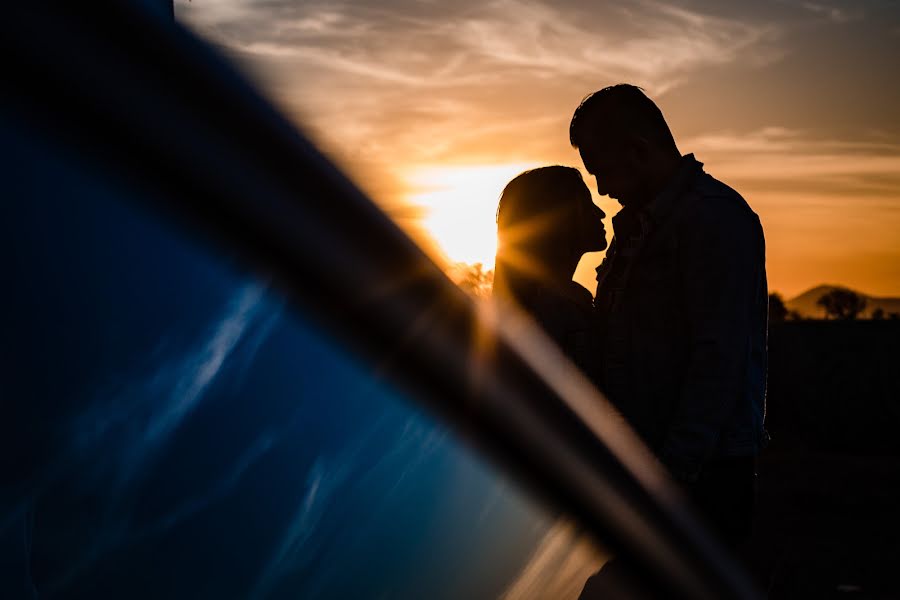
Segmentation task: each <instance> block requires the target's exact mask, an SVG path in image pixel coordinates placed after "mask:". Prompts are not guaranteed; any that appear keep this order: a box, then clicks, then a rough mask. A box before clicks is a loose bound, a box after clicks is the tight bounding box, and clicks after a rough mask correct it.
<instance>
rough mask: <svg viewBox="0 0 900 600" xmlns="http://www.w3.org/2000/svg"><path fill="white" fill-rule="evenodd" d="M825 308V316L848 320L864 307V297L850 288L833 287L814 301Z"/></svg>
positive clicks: (853, 317)
mask: <svg viewBox="0 0 900 600" xmlns="http://www.w3.org/2000/svg"><path fill="white" fill-rule="evenodd" d="M816 304H817V305H818V306H821V307H822V308H823V309H825V318H826V319H828V318H833V319H839V320H842V321H849V320H851V319H855V318H856V317H857V316H858V315H859V313H861V312H862V311H864V310H865V309H866V298H865V297H864V296H860V295H859V294H857V293H856V292H854V291H852V290H847V289H844V288H835V289H833V290H831V291H830V292H828V293H827V294H825V295H823V296H822V297H821V298H819V299H818V300H817V301H816Z"/></svg>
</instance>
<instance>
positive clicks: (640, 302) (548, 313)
mask: <svg viewBox="0 0 900 600" xmlns="http://www.w3.org/2000/svg"><path fill="white" fill-rule="evenodd" d="M569 137H570V142H571V144H572V146H573V147H575V148H577V149H578V151H579V153H580V155H581V159H582V162H583V163H584V167H585V169H586V170H587V171H588V173H590V174H591V175H592V176H593V177H594V178H595V179H596V182H597V191H598V192H599V193H600V194H601V195H608V196H610V197H612V198H615V199H616V200H618V201H619V203H620V204H621V205H622V209H621V210H620V211H619V212H618V214H616V216H615V217H613V219H612V223H613V230H614V237H613V240H612V242H611V244H610V246H609V249H608V251H607V254H606V258H605V259H604V260H603V263H602V264H601V265H600V266H599V267H598V268H597V292H596V295H595V298H594V299H593V302H592V301H591V296H590V294H589V293H588V292H587V290H585V289H584V288H582V287H581V286H579V285H578V284H576V283H574V282H573V281H572V276H573V274H574V271H575V267H576V266H577V264H578V261H579V259H580V258H581V256H582V255H583V254H584V253H585V252H592V251H598V250H602V249H604V248H606V237H605V231H604V229H603V224H602V219H603V217H604V216H605V215H604V214H603V212H602V211H601V210H600V209H599V208H597V207H596V206H595V205H594V204H593V202H592V200H591V196H590V192H589V190H588V188H587V187H586V185H585V183H584V181H583V180H582V178H581V175H580V173H579V172H578V171H577V170H576V169H573V168H570V167H560V166H552V167H544V168H539V169H534V170H532V171H528V172H525V173H522V174H521V175H519V176H518V177H516V178H515V179H513V180H512V181H511V182H510V183H509V184H508V185H507V186H506V189H505V190H504V191H503V194H502V196H501V199H500V206H499V209H498V211H497V226H498V227H497V229H498V242H499V246H498V248H499V249H498V252H497V261H496V271H495V285H494V291H495V295H496V296H498V297H499V298H506V299H511V300H513V301H515V302H516V303H517V304H519V305H520V306H521V307H522V308H524V309H525V311H527V312H528V313H530V314H531V315H532V316H533V317H534V319H535V320H536V321H537V322H538V323H539V324H541V325H542V326H543V327H544V328H545V329H546V330H547V332H548V333H549V334H550V336H551V337H552V338H553V339H554V340H555V341H556V342H557V343H558V344H559V346H560V347H561V348H562V349H563V350H564V351H565V352H566V353H567V354H568V355H569V356H570V358H572V359H573V360H574V361H575V362H576V364H578V365H579V366H581V367H582V369H584V370H585V372H586V373H587V374H589V375H590V376H591V378H592V379H593V380H594V381H595V382H596V383H597V385H598V387H599V388H600V389H601V390H603V391H604V392H605V393H606V395H607V396H608V397H609V399H610V400H611V401H612V403H613V404H614V405H615V406H616V407H617V408H618V410H619V411H621V412H622V414H623V415H624V416H625V417H626V418H627V420H628V421H629V422H630V423H631V425H632V427H633V428H634V429H635V430H636V431H637V433H638V434H640V436H641V437H642V438H643V439H644V441H645V442H646V443H647V445H648V446H649V447H650V448H651V449H652V450H653V451H654V453H655V454H656V456H657V457H658V458H659V460H660V461H661V462H662V463H663V464H664V465H665V466H666V467H667V468H668V470H669V472H670V473H671V475H672V477H673V478H674V479H675V480H677V481H678V482H680V483H681V484H682V485H683V486H684V487H685V489H686V490H687V491H688V493H689V494H690V496H691V497H692V498H693V499H694V502H695V505H696V506H697V508H699V510H700V512H701V514H702V516H703V517H705V519H706V520H707V522H708V523H709V524H710V525H711V526H712V528H713V530H714V531H715V532H717V533H718V535H719V537H720V538H721V540H722V541H724V542H725V543H726V544H727V545H729V546H731V547H736V546H737V545H738V544H740V543H741V542H742V541H744V540H745V539H746V538H747V537H748V536H749V533H750V526H751V518H752V511H753V502H754V493H755V492H754V489H755V477H756V474H755V456H756V454H757V453H758V452H759V450H760V449H761V448H762V446H763V445H764V444H765V441H766V438H767V436H766V433H765V429H764V428H763V416H764V411H765V388H766V328H767V311H768V290H767V286H766V270H765V244H764V239H763V231H762V227H761V225H760V222H759V219H758V218H757V216H756V214H755V213H754V212H753V211H752V210H751V209H750V207H749V206H748V205H747V203H746V202H745V201H744V199H743V198H742V197H741V196H740V195H739V194H738V193H737V192H735V191H734V190H733V189H731V188H730V187H728V186H727V185H725V184H723V183H721V182H719V181H717V180H716V179H714V178H713V177H711V176H710V175H708V174H707V173H705V172H704V171H703V165H702V163H700V162H698V161H697V160H695V159H694V156H693V155H691V154H688V155H686V156H682V155H681V153H680V152H679V150H678V147H677V146H676V144H675V140H674V138H673V137H672V134H671V132H670V130H669V127H668V125H667V124H666V121H665V119H664V118H663V115H662V113H661V112H660V110H659V108H658V107H657V106H656V105H655V104H654V103H653V101H652V100H650V99H649V98H647V96H645V95H644V93H643V92H642V91H641V90H640V88H637V87H634V86H631V85H625V84H622V85H616V86H612V87H608V88H605V89H602V90H600V91H598V92H595V93H594V94H592V95H590V96H588V97H587V98H586V99H585V100H584V101H583V102H582V103H581V105H580V106H579V107H578V108H577V109H576V111H575V114H574V116H573V117H572V121H571V125H570V130H569ZM591 585H592V583H591V582H590V581H589V582H588V586H587V587H586V588H585V595H586V596H587V595H589V588H590V587H591Z"/></svg>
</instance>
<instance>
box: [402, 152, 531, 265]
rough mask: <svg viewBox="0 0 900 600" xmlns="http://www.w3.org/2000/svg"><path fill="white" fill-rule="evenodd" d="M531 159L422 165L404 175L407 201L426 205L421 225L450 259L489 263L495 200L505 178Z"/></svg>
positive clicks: (494, 244) (493, 240) (494, 234)
mask: <svg viewBox="0 0 900 600" xmlns="http://www.w3.org/2000/svg"><path fill="white" fill-rule="evenodd" d="M536 166H538V165H536V164H530V163H518V164H503V165H473V166H452V167H424V168H420V169H416V170H414V171H412V172H410V174H409V175H408V177H407V180H408V182H409V184H410V185H411V186H413V188H414V190H416V191H414V192H413V193H412V194H410V196H409V197H408V201H409V202H410V203H411V204H413V205H415V206H420V207H422V208H424V209H425V216H424V218H423V219H422V225H423V226H424V228H425V229H426V230H427V231H428V233H429V234H430V235H431V236H432V237H433V238H434V240H435V241H436V242H437V244H438V246H439V247H440V249H441V251H442V252H443V253H444V254H445V255H446V258H447V259H448V260H450V261H452V262H465V263H469V264H473V263H481V264H483V265H484V266H485V268H488V269H492V268H494V255H495V254H496V252H497V222H496V218H495V217H496V213H497V202H498V201H499V200H500V193H501V192H502V191H503V188H504V187H506V184H507V183H509V180H510V179H512V178H513V177H515V176H516V175H518V174H519V173H521V172H522V171H525V170H527V169H532V168H534V167H536Z"/></svg>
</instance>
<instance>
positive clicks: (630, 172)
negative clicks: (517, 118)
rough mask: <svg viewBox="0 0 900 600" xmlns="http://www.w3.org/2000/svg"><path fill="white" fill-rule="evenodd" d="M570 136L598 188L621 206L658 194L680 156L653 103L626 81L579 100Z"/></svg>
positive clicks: (646, 199) (635, 203) (670, 133)
mask: <svg viewBox="0 0 900 600" xmlns="http://www.w3.org/2000/svg"><path fill="white" fill-rule="evenodd" d="M569 141H570V142H571V143H572V146H573V147H575V148H577V149H578V151H579V153H580V154H581V160H582V161H583V162H584V166H585V168H586V169H587V170H588V172H589V173H590V174H591V175H593V176H594V177H595V179H596V180H597V191H598V192H599V193H600V194H601V195H608V196H610V197H612V198H615V199H616V200H618V201H619V203H620V204H622V205H623V206H627V205H638V204H642V203H643V202H646V201H648V200H650V199H651V198H652V197H653V196H654V195H656V194H657V193H659V191H660V189H661V187H662V186H664V185H665V183H666V181H667V180H668V179H669V178H670V177H671V176H672V174H673V172H674V170H675V169H676V168H677V164H678V161H679V160H680V157H681V155H680V153H679V152H678V147H677V146H676V145H675V140H674V138H673V137H672V132H671V131H670V130H669V126H668V124H666V120H665V119H664V118H663V115H662V112H661V111H660V110H659V108H658V107H657V106H656V104H654V103H653V101H652V100H650V98H648V97H647V96H645V95H644V92H643V90H641V88H639V87H636V86H633V85H629V84H625V83H620V84H618V85H614V86H610V87H606V88H603V89H602V90H600V91H597V92H594V93H593V94H591V95H589V96H588V97H586V98H585V99H584V100H583V101H582V102H581V104H580V105H579V106H578V108H577V109H575V114H574V115H573V116H572V122H571V124H570V125H569Z"/></svg>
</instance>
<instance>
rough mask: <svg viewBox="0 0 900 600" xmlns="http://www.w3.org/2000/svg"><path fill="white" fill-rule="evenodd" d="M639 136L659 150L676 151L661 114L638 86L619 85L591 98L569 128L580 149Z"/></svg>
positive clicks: (587, 97)
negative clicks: (629, 135) (596, 143)
mask: <svg viewBox="0 0 900 600" xmlns="http://www.w3.org/2000/svg"><path fill="white" fill-rule="evenodd" d="M629 133H637V134H639V135H641V136H643V137H644V138H646V139H647V140H648V141H650V142H653V143H655V144H657V145H659V146H660V147H664V148H673V149H676V150H677V146H676V145H675V138H673V137H672V132H671V130H670V129H669V125H668V124H667V123H666V120H665V118H664V117H663V114H662V111H660V110H659V107H658V106H656V104H654V103H653V100H651V99H650V98H648V97H647V96H646V95H645V94H644V90H642V89H641V88H639V87H637V86H636V85H630V84H627V83H620V84H618V85H611V86H609V87H605V88H603V89H602V90H599V91H596V92H594V93H593V94H589V95H588V96H586V97H585V98H584V100H582V101H581V104H579V105H578V108H576V109H575V114H574V115H573V116H572V122H571V123H570V124H569V142H570V143H571V144H572V146H573V147H575V148H580V147H582V146H584V145H585V143H589V142H590V141H591V140H595V141H599V139H598V138H600V137H602V138H603V141H604V142H608V141H612V142H615V141H618V140H621V139H622V137H623V136H624V135H626V134H629Z"/></svg>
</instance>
